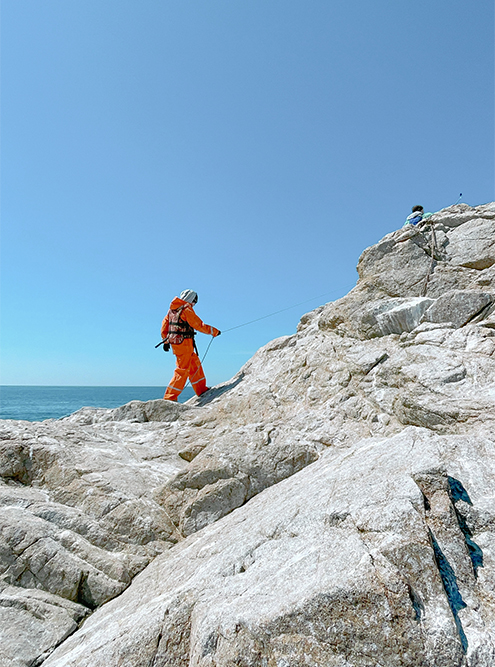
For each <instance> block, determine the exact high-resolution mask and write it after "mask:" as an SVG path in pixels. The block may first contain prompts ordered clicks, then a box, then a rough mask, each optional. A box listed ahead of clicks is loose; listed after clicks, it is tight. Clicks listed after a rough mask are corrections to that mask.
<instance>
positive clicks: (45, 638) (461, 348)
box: [0, 204, 495, 667]
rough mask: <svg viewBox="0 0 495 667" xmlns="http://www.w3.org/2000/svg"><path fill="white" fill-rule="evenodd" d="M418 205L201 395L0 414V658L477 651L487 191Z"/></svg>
mask: <svg viewBox="0 0 495 667" xmlns="http://www.w3.org/2000/svg"><path fill="white" fill-rule="evenodd" d="M431 220H432V224H428V225H427V226H426V227H423V228H419V229H418V228H417V227H416V228H406V229H401V230H398V231H396V232H393V233H392V234H389V235H388V236H386V237H385V238H384V239H383V240H382V241H380V243H378V244H377V245H375V246H373V247H371V248H368V249H367V250H366V251H365V252H364V253H363V255H362V256H361V258H360V261H359V264H358V272H359V280H358V283H357V285H356V287H355V288H354V289H353V290H352V291H351V292H350V293H349V294H348V295H347V296H346V297H344V298H343V299H340V300H339V301H336V302H334V303H330V304H326V305H325V306H322V307H320V308H317V309H316V310H315V311H313V312H311V313H308V314H307V315H305V316H304V317H303V318H302V319H301V322H300V324H299V326H298V331H297V333H296V334H294V335H292V336H285V337H283V338H280V339H278V340H275V341H272V342H271V343H269V344H268V345H266V346H265V347H264V348H262V349H261V350H259V351H258V352H257V353H256V355H255V356H254V357H253V358H252V359H251V360H250V361H249V362H248V363H247V364H246V365H245V366H244V368H243V369H242V370H241V371H240V372H239V374H238V375H237V376H236V377H234V378H233V379H232V380H231V381H230V382H228V383H225V384H224V385H221V386H219V387H217V388H215V389H214V390H212V391H210V392H209V393H208V394H206V395H205V396H204V397H202V398H201V399H192V400H191V401H189V402H188V403H187V404H186V405H176V404H170V403H167V402H164V401H151V402H149V403H140V402H138V401H133V402H132V403H130V404H128V405H126V406H123V407H122V408H118V409H117V410H103V409H100V410H94V409H89V408H85V409H83V410H81V411H79V412H77V413H75V414H74V415H72V416H70V417H68V418H65V419H62V420H58V421H53V420H51V421H47V422H42V423H28V422H13V421H6V422H3V423H2V426H1V432H0V437H1V438H2V440H1V443H2V444H1V447H0V474H1V478H2V480H3V481H2V483H0V640H1V646H2V656H1V657H0V665H1V666H2V667H3V665H9V666H10V665H15V666H16V667H17V666H19V667H20V666H28V665H29V666H30V665H39V664H41V663H43V664H44V665H46V667H62V666H63V667H69V666H74V667H76V666H78V667H83V666H87V667H90V666H91V667H99V666H101V667H103V666H105V667H113V666H115V667H117V666H120V665H126V667H127V666H129V667H141V666H143V667H144V666H147V667H148V666H150V665H153V666H154V667H160V666H165V665H167V666H168V665H171V666H177V667H179V666H182V665H184V666H186V665H190V666H197V667H206V666H210V665H211V666H213V665H216V666H225V667H227V666H231V665H239V666H243V667H262V666H265V665H266V667H296V666H297V667H299V666H301V667H302V666H303V665H305V666H306V665H309V666H315V667H316V666H318V667H321V666H327V665H328V666H329V667H354V666H355V667H372V666H373V667H375V666H376V665H381V666H383V667H389V666H390V667H395V666H397V667H398V666H404V667H409V666H416V665H417V666H418V667H419V666H425V665H427V666H430V665H431V666H435V667H436V666H438V667H444V666H445V667H447V666H449V667H450V666H451V665H458V666H459V667H460V666H462V665H466V666H469V667H485V666H486V667H488V666H492V665H494V664H495V497H494V487H495V484H494V482H495V435H494V433H495V430H494V427H495V423H494V422H495V354H494V351H495V312H494V311H495V271H494V267H493V265H494V264H495V204H487V205H484V206H478V207H475V208H471V207H468V206H466V205H458V206H454V207H450V208H449V209H445V210H444V211H441V212H440V213H438V214H436V215H435V216H434V217H433V219H431ZM79 626H80V627H79ZM78 627H79V629H78ZM57 646H58V648H55V647H57ZM54 649H55V650H54Z"/></svg>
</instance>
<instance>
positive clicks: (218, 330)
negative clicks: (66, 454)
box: [211, 327, 222, 338]
mask: <svg viewBox="0 0 495 667" xmlns="http://www.w3.org/2000/svg"><path fill="white" fill-rule="evenodd" d="M211 328H212V329H213V333H212V334H211V335H212V336H213V338H216V337H217V336H220V334H221V333H222V332H221V331H220V329H215V327H211Z"/></svg>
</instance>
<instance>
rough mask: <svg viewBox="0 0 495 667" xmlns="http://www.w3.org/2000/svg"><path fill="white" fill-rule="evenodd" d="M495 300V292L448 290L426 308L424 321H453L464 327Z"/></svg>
mask: <svg viewBox="0 0 495 667" xmlns="http://www.w3.org/2000/svg"><path fill="white" fill-rule="evenodd" d="M494 302H495V293H493V294H491V293H487V292H479V291H474V290H456V291H452V292H446V293H445V294H442V296H440V297H439V298H438V299H437V300H436V301H435V303H433V304H432V305H431V306H430V307H429V308H428V309H427V310H426V312H425V313H424V315H423V321H425V322H452V324H453V325H454V327H456V328H458V327H463V326H464V325H465V324H467V323H468V322H469V321H471V320H472V319H473V318H475V317H476V316H477V315H481V314H482V313H483V311H484V310H486V309H487V306H490V305H491V304H492V303H494Z"/></svg>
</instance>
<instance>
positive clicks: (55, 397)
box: [0, 384, 194, 421]
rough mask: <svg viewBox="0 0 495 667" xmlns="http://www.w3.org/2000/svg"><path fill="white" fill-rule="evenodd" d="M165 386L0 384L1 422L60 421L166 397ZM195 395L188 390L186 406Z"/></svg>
mask: <svg viewBox="0 0 495 667" xmlns="http://www.w3.org/2000/svg"><path fill="white" fill-rule="evenodd" d="M165 388H166V385H14V384H2V385H0V419H15V420H23V421H44V420H46V419H60V418H62V417H67V416H68V415H70V414H72V413H74V412H76V411H77V410H80V409H81V408H83V407H93V408H117V407H119V406H121V405H125V404H126V403H129V402H130V401H133V400H137V401H150V400H154V399H159V398H163V394H164V392H165ZM193 395H194V392H193V390H192V388H191V387H186V388H185V389H184V390H183V392H182V394H181V395H180V397H179V402H181V403H184V402H185V401H187V400H189V399H190V398H191V397H192V396H193Z"/></svg>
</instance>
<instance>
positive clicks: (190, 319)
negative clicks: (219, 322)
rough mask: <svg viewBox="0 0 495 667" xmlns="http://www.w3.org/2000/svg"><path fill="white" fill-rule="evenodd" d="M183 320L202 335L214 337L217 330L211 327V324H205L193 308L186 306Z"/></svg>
mask: <svg viewBox="0 0 495 667" xmlns="http://www.w3.org/2000/svg"><path fill="white" fill-rule="evenodd" d="M181 318H182V319H183V320H185V321H186V322H187V323H188V324H190V325H191V326H192V328H193V329H196V331H200V332H201V333H204V334H208V335H210V336H213V335H214V332H215V328H214V327H210V325H209V324H205V323H204V322H203V320H201V319H200V318H199V317H198V316H197V315H196V313H195V312H194V310H193V309H192V306H189V307H188V306H186V307H185V308H184V310H183V311H182V315H181Z"/></svg>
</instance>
